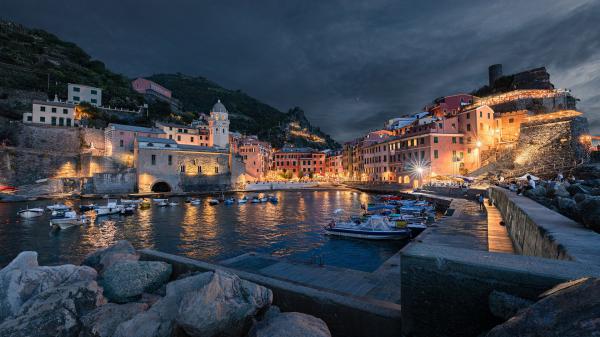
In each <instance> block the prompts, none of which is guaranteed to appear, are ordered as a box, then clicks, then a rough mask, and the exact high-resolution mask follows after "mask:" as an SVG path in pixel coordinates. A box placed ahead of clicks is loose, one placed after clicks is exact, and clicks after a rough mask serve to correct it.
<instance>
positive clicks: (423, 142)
mask: <svg viewBox="0 0 600 337" xmlns="http://www.w3.org/2000/svg"><path fill="white" fill-rule="evenodd" d="M423 144H425V137H421V145H423Z"/></svg>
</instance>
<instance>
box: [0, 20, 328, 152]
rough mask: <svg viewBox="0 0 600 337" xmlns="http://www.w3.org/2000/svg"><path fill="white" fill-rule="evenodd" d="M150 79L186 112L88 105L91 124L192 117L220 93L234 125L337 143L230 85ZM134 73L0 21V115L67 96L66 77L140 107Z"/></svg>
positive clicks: (298, 140)
mask: <svg viewBox="0 0 600 337" xmlns="http://www.w3.org/2000/svg"><path fill="white" fill-rule="evenodd" d="M149 78H150V79H151V80H153V81H155V82H157V83H160V84H162V85H164V86H165V87H167V88H169V89H171V90H172V91H173V93H174V96H175V97H177V98H179V99H180V100H181V102H182V103H183V107H184V111H186V112H184V113H181V114H178V115H177V114H174V113H172V112H171V111H170V109H169V107H168V105H167V104H161V103H162V102H158V103H152V104H150V106H149V119H146V117H145V116H139V115H135V116H129V115H128V116H115V115H107V114H105V113H102V112H98V111H97V110H95V109H88V111H87V112H88V115H90V116H91V118H92V120H90V124H91V125H94V126H99V127H101V126H104V125H106V123H108V122H118V123H127V124H129V123H135V124H141V125H150V124H151V123H152V120H168V121H178V122H189V121H191V120H192V119H193V118H194V117H195V116H196V113H199V112H205V113H206V112H208V111H209V110H210V108H211V107H212V105H213V104H214V103H215V101H216V100H217V99H221V100H222V101H223V102H225V104H226V106H227V108H228V109H229V111H230V115H231V120H232V122H231V129H232V130H233V131H238V132H241V133H244V134H256V135H258V136H259V138H261V139H263V140H267V141H270V142H271V143H272V144H273V146H275V147H280V146H282V145H283V144H284V143H290V144H294V145H297V146H312V147H315V148H320V149H322V148H337V147H339V145H338V144H337V143H336V142H335V141H334V140H332V139H331V138H330V137H329V136H328V135H325V134H324V133H322V132H321V131H320V130H319V129H318V128H315V127H313V126H312V125H310V123H309V122H308V120H306V118H305V117H304V114H303V113H298V111H301V110H299V109H293V111H294V112H293V113H284V112H281V111H279V110H277V109H275V108H273V107H271V106H269V105H267V104H265V103H262V102H260V101H259V100H257V99H254V98H252V97H250V96H248V95H246V94H244V93H243V92H240V91H239V90H235V91H234V90H229V89H226V88H223V87H221V86H219V85H218V84H216V83H214V82H211V81H209V80H207V79H205V78H202V77H191V76H185V75H182V74H159V75H153V76H150V77H149ZM130 82H131V79H129V78H127V77H125V76H123V75H120V74H117V73H114V72H112V71H110V70H109V69H107V68H106V67H105V65H104V63H102V62H101V61H99V60H94V59H92V57H91V56H90V55H88V54H87V53H86V52H85V51H84V50H83V49H81V48H80V47H78V46H77V45H76V44H74V43H71V42H65V41H63V40H61V39H59V38H58V37H56V36H55V35H53V34H51V33H48V32H46V31H44V30H40V29H30V28H27V27H24V26H22V25H19V24H15V23H12V22H7V21H0V116H4V117H7V118H10V119H20V118H21V115H22V113H23V112H26V111H30V110H31V100H33V99H46V98H52V97H54V95H55V94H57V95H58V97H59V98H60V99H66V97H67V84H68V83H82V84H87V85H92V86H97V87H100V88H102V89H103V92H102V95H103V97H102V100H103V105H105V106H112V107H122V108H127V109H137V108H138V107H139V106H140V105H141V104H142V103H143V97H142V95H140V94H138V93H137V92H135V91H134V90H133V89H132V88H131V84H130Z"/></svg>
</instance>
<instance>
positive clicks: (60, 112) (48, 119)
mask: <svg viewBox="0 0 600 337" xmlns="http://www.w3.org/2000/svg"><path fill="white" fill-rule="evenodd" d="M23 123H33V124H46V125H53V126H77V125H78V124H79V118H78V116H77V115H76V111H75V105H74V104H71V103H67V102H60V101H58V99H57V98H55V100H54V101H40V100H33V102H32V105H31V112H26V113H24V114H23Z"/></svg>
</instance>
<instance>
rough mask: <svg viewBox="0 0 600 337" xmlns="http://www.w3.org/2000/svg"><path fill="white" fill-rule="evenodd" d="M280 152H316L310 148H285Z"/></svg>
mask: <svg viewBox="0 0 600 337" xmlns="http://www.w3.org/2000/svg"><path fill="white" fill-rule="evenodd" d="M278 152H315V150H314V149H312V148H310V147H284V148H282V149H281V150H279V151H278Z"/></svg>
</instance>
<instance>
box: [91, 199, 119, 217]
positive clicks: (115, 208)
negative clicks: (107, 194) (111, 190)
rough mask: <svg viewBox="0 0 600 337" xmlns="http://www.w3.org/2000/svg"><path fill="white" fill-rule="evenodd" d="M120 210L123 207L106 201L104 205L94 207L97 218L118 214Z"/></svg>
mask: <svg viewBox="0 0 600 337" xmlns="http://www.w3.org/2000/svg"><path fill="white" fill-rule="evenodd" d="M122 209H123V205H117V202H116V201H114V200H110V199H108V200H107V201H106V205H104V206H98V207H96V214H97V215H98V216H103V215H111V214H118V213H121V210H122Z"/></svg>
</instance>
